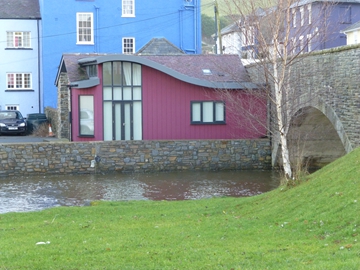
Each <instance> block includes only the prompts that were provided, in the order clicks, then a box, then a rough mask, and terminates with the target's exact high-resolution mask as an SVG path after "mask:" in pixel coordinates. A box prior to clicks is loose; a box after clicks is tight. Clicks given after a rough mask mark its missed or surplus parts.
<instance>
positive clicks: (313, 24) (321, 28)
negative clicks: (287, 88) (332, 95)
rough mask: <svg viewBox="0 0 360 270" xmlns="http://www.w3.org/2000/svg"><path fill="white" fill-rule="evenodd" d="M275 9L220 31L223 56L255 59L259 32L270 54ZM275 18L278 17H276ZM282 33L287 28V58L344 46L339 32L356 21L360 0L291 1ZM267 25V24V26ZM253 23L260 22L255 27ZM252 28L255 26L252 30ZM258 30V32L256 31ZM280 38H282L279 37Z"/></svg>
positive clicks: (256, 12)
mask: <svg viewBox="0 0 360 270" xmlns="http://www.w3.org/2000/svg"><path fill="white" fill-rule="evenodd" d="M274 11H276V12H277V13H278V10H277V8H276V7H271V8H268V9H262V8H258V9H256V10H255V12H254V15H249V16H247V17H246V18H242V19H240V20H239V21H237V22H235V23H233V24H232V25H229V26H227V27H225V28H223V29H222V30H221V36H222V45H223V48H222V49H223V53H224V54H227V53H229V54H232V53H237V54H239V55H241V57H242V58H257V57H259V56H260V55H257V54H258V53H257V51H258V46H259V40H258V39H257V35H258V34H259V33H258V32H257V31H260V32H261V34H262V37H263V38H264V40H263V41H262V42H264V41H265V42H266V44H267V45H266V47H267V48H268V49H269V50H270V53H271V51H273V50H272V46H271V44H272V37H271V36H269V34H268V33H269V32H270V31H271V30H269V29H267V27H269V25H271V21H272V20H274V18H272V16H273V15H272V14H273V12H274ZM275 16H279V14H276V15H275ZM283 16H284V33H283V35H285V34H286V31H285V29H287V28H289V29H290V31H289V40H288V42H287V44H286V46H285V44H284V40H282V41H281V40H280V42H281V43H282V44H284V45H283V46H284V48H279V49H280V51H279V52H278V53H280V54H281V53H282V52H283V50H284V49H285V47H286V48H287V50H288V52H289V53H290V54H296V53H303V52H310V51H316V50H323V49H329V48H333V47H338V46H343V45H346V36H345V34H344V32H343V31H342V30H344V29H346V28H348V27H349V26H350V25H352V24H354V23H355V22H357V21H359V20H360V0H343V1H334V0H301V1H295V2H294V4H293V5H292V6H291V7H290V21H289V22H287V21H286V20H285V18H286V15H285V14H283ZM267 21H268V22H269V23H267ZM257 22H262V23H259V24H257ZM254 24H256V26H254ZM259 27H260V29H259ZM279 34H280V36H281V35H282V34H281V33H279Z"/></svg>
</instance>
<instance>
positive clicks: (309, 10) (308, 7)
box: [307, 4, 312, 24]
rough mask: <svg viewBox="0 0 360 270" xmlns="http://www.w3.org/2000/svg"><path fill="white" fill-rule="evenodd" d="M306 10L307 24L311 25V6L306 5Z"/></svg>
mask: <svg viewBox="0 0 360 270" xmlns="http://www.w3.org/2000/svg"><path fill="white" fill-rule="evenodd" d="M307 10H308V14H309V16H308V23H309V24H311V23H312V13H311V4H308V6H307Z"/></svg>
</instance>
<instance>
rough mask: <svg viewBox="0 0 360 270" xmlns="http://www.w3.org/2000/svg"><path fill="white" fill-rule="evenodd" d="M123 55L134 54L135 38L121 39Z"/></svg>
mask: <svg viewBox="0 0 360 270" xmlns="http://www.w3.org/2000/svg"><path fill="white" fill-rule="evenodd" d="M122 40H123V42H122V45H123V53H124V54H133V53H135V38H123V39H122Z"/></svg>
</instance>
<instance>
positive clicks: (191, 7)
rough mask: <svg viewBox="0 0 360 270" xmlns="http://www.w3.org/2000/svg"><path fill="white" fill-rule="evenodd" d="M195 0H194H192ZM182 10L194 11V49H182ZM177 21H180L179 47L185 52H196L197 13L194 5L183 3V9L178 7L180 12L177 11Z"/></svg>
mask: <svg viewBox="0 0 360 270" xmlns="http://www.w3.org/2000/svg"><path fill="white" fill-rule="evenodd" d="M194 1H196V0H194ZM184 10H192V11H193V13H194V34H195V38H194V49H184V46H183V26H182V23H181V22H182V21H183V11H184ZM179 22H180V48H181V50H183V51H187V52H193V53H196V48H197V28H196V26H197V13H196V9H195V5H194V4H193V5H191V6H190V5H184V6H183V9H180V13H179Z"/></svg>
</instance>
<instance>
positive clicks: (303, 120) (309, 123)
mask: <svg viewBox="0 0 360 270" xmlns="http://www.w3.org/2000/svg"><path fill="white" fill-rule="evenodd" d="M287 138H288V145H289V153H290V161H291V163H292V165H294V166H296V165H298V164H299V162H300V163H302V164H307V165H308V166H309V168H319V167H322V166H324V165H326V164H328V163H330V162H332V161H334V160H336V159H337V158H339V157H342V156H343V155H345V154H346V153H348V152H350V151H352V147H351V144H350V141H349V139H348V137H347V136H346V133H345V131H344V128H343V125H342V123H341V121H340V119H339V118H338V117H337V115H336V113H335V111H334V110H333V109H332V108H331V107H330V106H328V105H327V104H325V103H324V102H322V101H321V100H320V99H313V100H311V101H310V102H308V103H307V104H306V106H304V107H302V108H299V109H298V110H297V111H296V113H295V114H294V115H293V116H292V118H291V121H290V125H289V129H288V136H287Z"/></svg>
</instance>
